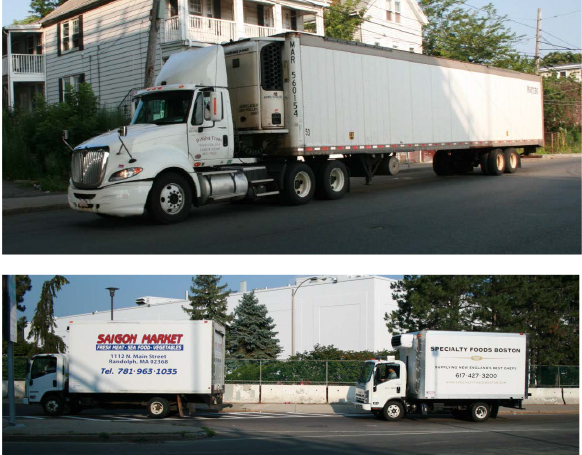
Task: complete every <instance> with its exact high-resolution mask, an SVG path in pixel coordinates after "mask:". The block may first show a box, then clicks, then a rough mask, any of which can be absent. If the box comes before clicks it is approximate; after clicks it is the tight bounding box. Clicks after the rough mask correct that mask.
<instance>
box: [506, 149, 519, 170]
mask: <svg viewBox="0 0 582 455" xmlns="http://www.w3.org/2000/svg"><path fill="white" fill-rule="evenodd" d="M503 157H504V158H505V173H506V174H513V173H514V172H515V171H517V167H518V166H519V155H518V154H517V150H515V149H514V148H513V147H510V148H508V149H505V150H504V151H503Z"/></svg>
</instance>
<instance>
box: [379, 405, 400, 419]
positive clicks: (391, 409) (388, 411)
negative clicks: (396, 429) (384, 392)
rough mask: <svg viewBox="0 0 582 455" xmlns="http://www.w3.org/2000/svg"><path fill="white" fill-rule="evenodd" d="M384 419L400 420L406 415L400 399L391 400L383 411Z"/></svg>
mask: <svg viewBox="0 0 582 455" xmlns="http://www.w3.org/2000/svg"><path fill="white" fill-rule="evenodd" d="M382 413H383V414H384V419H386V420H388V421H392V420H400V419H402V417H404V407H403V406H402V403H400V402H399V401H389V402H388V403H386V406H384V409H383V411H382Z"/></svg>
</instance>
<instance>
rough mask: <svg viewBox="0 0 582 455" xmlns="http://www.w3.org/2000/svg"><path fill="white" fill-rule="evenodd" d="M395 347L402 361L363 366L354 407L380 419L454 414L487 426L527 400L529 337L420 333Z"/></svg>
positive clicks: (401, 337) (396, 341)
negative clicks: (504, 410)
mask: <svg viewBox="0 0 582 455" xmlns="http://www.w3.org/2000/svg"><path fill="white" fill-rule="evenodd" d="M392 347H394V348H398V351H399V355H400V360H395V359H394V358H387V359H383V360H370V361H367V362H365V364H364V366H363V368H362V371H361V374H360V377H359V379H358V385H357V388H356V401H355V402H354V405H355V406H356V407H357V408H360V409H364V410H368V411H372V412H373V413H374V415H375V416H376V417H378V418H382V419H385V420H398V419H401V418H403V417H404V416H405V415H406V414H407V413H421V414H427V413H429V412H431V411H439V410H450V411H452V412H453V415H455V416H459V417H468V418H471V419H472V420H474V421H475V422H483V421H485V420H487V419H488V418H489V417H492V418H495V417H497V412H498V411H499V407H500V406H505V407H512V408H522V400H525V399H527V397H528V335H527V334H525V333H494V332H446V331H437V330H422V331H420V332H413V333H406V334H402V335H396V336H394V337H393V338H392Z"/></svg>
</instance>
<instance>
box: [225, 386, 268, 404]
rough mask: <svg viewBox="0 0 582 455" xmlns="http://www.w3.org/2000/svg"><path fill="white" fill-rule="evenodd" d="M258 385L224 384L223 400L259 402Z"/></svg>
mask: <svg viewBox="0 0 582 455" xmlns="http://www.w3.org/2000/svg"><path fill="white" fill-rule="evenodd" d="M259 395H260V386H259V385H258V384H226V386H225V391H224V402H226V403H259Z"/></svg>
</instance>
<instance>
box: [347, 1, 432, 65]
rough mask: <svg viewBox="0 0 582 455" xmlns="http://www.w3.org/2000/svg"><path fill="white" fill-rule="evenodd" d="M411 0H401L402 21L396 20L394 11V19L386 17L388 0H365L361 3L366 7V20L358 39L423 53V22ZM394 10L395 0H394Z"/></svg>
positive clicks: (368, 42) (366, 42)
mask: <svg viewBox="0 0 582 455" xmlns="http://www.w3.org/2000/svg"><path fill="white" fill-rule="evenodd" d="M410 1H416V0H401V2H400V5H401V9H400V10H401V15H400V23H397V22H396V20H395V14H394V12H393V13H392V20H391V21H388V20H387V17H386V11H387V9H386V6H387V1H386V0H364V1H363V2H362V3H361V4H360V5H361V6H362V7H366V8H367V11H366V14H365V17H366V21H365V22H364V23H363V24H362V25H361V27H360V31H359V34H358V32H356V37H355V38H356V39H358V38H359V41H361V42H362V43H365V44H372V45H378V46H382V47H389V48H396V49H399V50H403V51H410V50H411V49H412V51H413V52H417V53H422V23H421V22H420V21H419V19H418V17H417V15H416V14H415V12H414V11H413V9H412V8H413V7H412V5H411V4H410V3H409V2H410ZM392 9H393V10H394V0H392Z"/></svg>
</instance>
